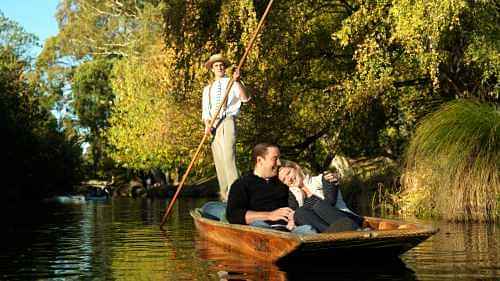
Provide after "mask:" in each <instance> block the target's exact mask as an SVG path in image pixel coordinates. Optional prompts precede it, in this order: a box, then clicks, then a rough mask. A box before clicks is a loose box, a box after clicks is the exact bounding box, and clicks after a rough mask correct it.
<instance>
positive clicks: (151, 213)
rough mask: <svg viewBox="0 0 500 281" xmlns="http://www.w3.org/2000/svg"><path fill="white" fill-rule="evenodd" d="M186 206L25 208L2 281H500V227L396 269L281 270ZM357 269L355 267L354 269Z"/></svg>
mask: <svg viewBox="0 0 500 281" xmlns="http://www.w3.org/2000/svg"><path fill="white" fill-rule="evenodd" d="M207 200H209V199H206V198H198V199H192V198H180V200H179V202H177V203H176V205H175V206H174V209H173V210H172V216H171V217H170V218H169V220H168V223H167V225H166V229H167V231H166V232H165V233H163V232H161V231H160V230H159V222H160V220H161V216H162V214H163V211H164V209H165V205H166V203H168V202H165V200H147V199H132V198H119V199H113V200H110V201H109V202H98V203H95V202H87V203H85V204H80V205H71V206H69V205H68V206H67V205H57V206H52V205H41V206H34V205H33V204H29V205H28V204H26V205H24V206H22V205H16V206H14V207H13V208H12V209H10V210H5V211H4V212H0V215H2V216H3V218H2V223H3V230H4V231H3V234H4V237H3V239H0V249H2V251H0V280H9V281H10V280H23V281H24V280H120V281H121V280H125V281H126V280H176V281H178V280H189V281H191V280H200V281H205V280H419V281H442V280H450V281H451V280H453V281H469V280H500V235H499V233H500V226H499V225H498V224H497V225H495V224H491V225H485V224H451V223H446V222H442V223H440V224H439V225H438V227H439V228H440V231H439V232H438V233H437V234H436V235H434V236H432V237H431V238H430V239H429V240H426V241H424V242H423V243H422V244H420V245H418V246H417V247H416V248H414V249H412V250H410V251H409V252H408V253H406V254H404V255H402V256H401V258H400V259H396V260H390V261H388V260H382V259H379V260H373V261H370V262H368V263H366V262H365V263H363V264H359V262H358V261H355V262H338V261H331V260H320V261H317V260H314V261H312V260H304V261H301V262H299V263H294V264H279V265H276V264H272V263H268V262H262V261H259V260H258V259H256V258H252V257H249V256H245V255H243V254H239V253H237V252H233V251H231V250H230V249H224V248H221V247H220V246H217V245H215V244H213V243H212V242H209V241H207V240H204V238H202V237H199V235H198V233H197V231H196V229H195V227H194V224H193V219H192V218H191V216H190V215H189V211H190V210H192V209H193V208H197V207H199V206H202V205H203V203H205V202H206V201H207ZM350 260H351V261H352V259H350Z"/></svg>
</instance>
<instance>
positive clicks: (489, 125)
mask: <svg viewBox="0 0 500 281" xmlns="http://www.w3.org/2000/svg"><path fill="white" fill-rule="evenodd" d="M499 124H500V111H499V110H498V108H497V107H494V106H490V105H487V104H481V103H477V102H466V101H455V102H451V103H450V104H447V105H446V106H444V107H443V108H442V109H440V110H439V111H437V112H435V113H433V114H431V115H429V116H427V117H426V118H425V119H424V120H423V121H422V124H420V125H419V127H418V129H417V130H416V132H415V137H414V138H413V139H412V141H411V143H410V145H409V148H408V152H407V156H406V157H407V158H406V167H405V175H404V177H403V179H404V181H403V182H404V190H403V193H402V196H401V201H402V202H401V206H402V209H403V211H404V212H405V213H406V214H410V215H417V216H434V217H442V218H445V219H451V220H460V221H468V220H474V221H494V220H496V219H497V217H496V216H497V215H498V212H499V209H500V206H499V205H498V203H499V202H498V198H499V197H500V173H499V172H498V164H499V159H500V126H499Z"/></svg>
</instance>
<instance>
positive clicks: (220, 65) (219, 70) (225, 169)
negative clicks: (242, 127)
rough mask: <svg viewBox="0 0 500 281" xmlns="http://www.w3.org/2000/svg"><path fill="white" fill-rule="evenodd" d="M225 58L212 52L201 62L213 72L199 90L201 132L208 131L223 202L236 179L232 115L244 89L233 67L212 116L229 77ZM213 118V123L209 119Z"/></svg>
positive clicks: (234, 115) (242, 97)
mask: <svg viewBox="0 0 500 281" xmlns="http://www.w3.org/2000/svg"><path fill="white" fill-rule="evenodd" d="M228 65H229V61H228V60H227V59H226V58H225V57H224V56H223V55H221V54H215V55H212V56H211V57H210V59H209V60H208V61H207V62H206V63H205V67H206V68H208V69H209V70H211V71H212V72H213V74H214V76H215V77H214V81H213V82H212V83H210V84H209V85H207V86H206V87H205V88H204V89H203V98H202V119H203V122H204V123H205V134H211V135H212V136H213V140H212V145H211V147H212V154H213V158H214V162H215V170H216V172H217V180H218V182H219V190H220V191H219V195H220V199H221V201H223V202H226V201H227V193H228V190H229V187H230V186H231V184H232V183H233V182H234V181H235V180H236V179H237V178H238V169H237V168H236V123H235V121H236V117H237V116H238V114H239V112H240V106H241V103H242V102H247V101H248V100H249V99H250V98H249V97H248V96H247V94H246V91H245V88H244V87H243V85H242V84H241V83H240V73H239V70H238V69H236V70H235V71H234V73H233V80H234V82H233V85H232V87H231V90H230V91H229V94H228V98H227V100H226V102H225V103H224V104H223V105H222V109H221V111H220V112H219V115H218V116H215V114H216V113H217V109H218V108H219V106H220V105H221V103H222V101H223V99H224V95H225V93H226V89H227V86H228V84H229V80H230V79H229V77H227V76H226V67H227V66H228ZM212 119H215V122H214V123H213V126H212V127H210V122H211V120H212Z"/></svg>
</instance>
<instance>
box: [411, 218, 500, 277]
mask: <svg viewBox="0 0 500 281" xmlns="http://www.w3.org/2000/svg"><path fill="white" fill-rule="evenodd" d="M439 228H440V232H439V233H438V234H437V235H435V236H434V237H433V238H431V239H430V240H429V241H427V242H426V243H423V244H422V245H421V246H419V247H417V248H415V249H414V250H412V251H410V252H408V253H407V254H405V255H404V256H403V260H404V261H405V262H406V263H408V264H409V265H410V267H411V268H412V269H414V270H415V271H416V272H417V276H418V279H419V280H445V279H446V280H473V279H475V280H478V279H481V280H499V279H500V232H499V231H500V230H499V226H498V225H494V224H490V225H485V224H457V223H441V224H440V225H439Z"/></svg>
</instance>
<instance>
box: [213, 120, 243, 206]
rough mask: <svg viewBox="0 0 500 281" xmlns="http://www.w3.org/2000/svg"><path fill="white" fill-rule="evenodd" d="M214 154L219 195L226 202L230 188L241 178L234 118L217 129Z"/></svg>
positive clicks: (224, 121)
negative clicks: (237, 161) (237, 166)
mask: <svg viewBox="0 0 500 281" xmlns="http://www.w3.org/2000/svg"><path fill="white" fill-rule="evenodd" d="M212 153H213V156H214V162H215V170H216V171H217V180H218V181H219V190H220V192H219V195H220V198H221V200H222V201H223V202H226V201H227V195H228V193H229V188H230V187H231V184H233V182H234V181H235V180H236V179H237V178H238V176H239V175H238V169H237V168H236V124H235V120H234V117H229V116H228V117H226V118H224V120H222V122H221V123H220V124H219V126H218V127H217V130H216V133H215V137H214V140H213V142H212Z"/></svg>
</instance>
